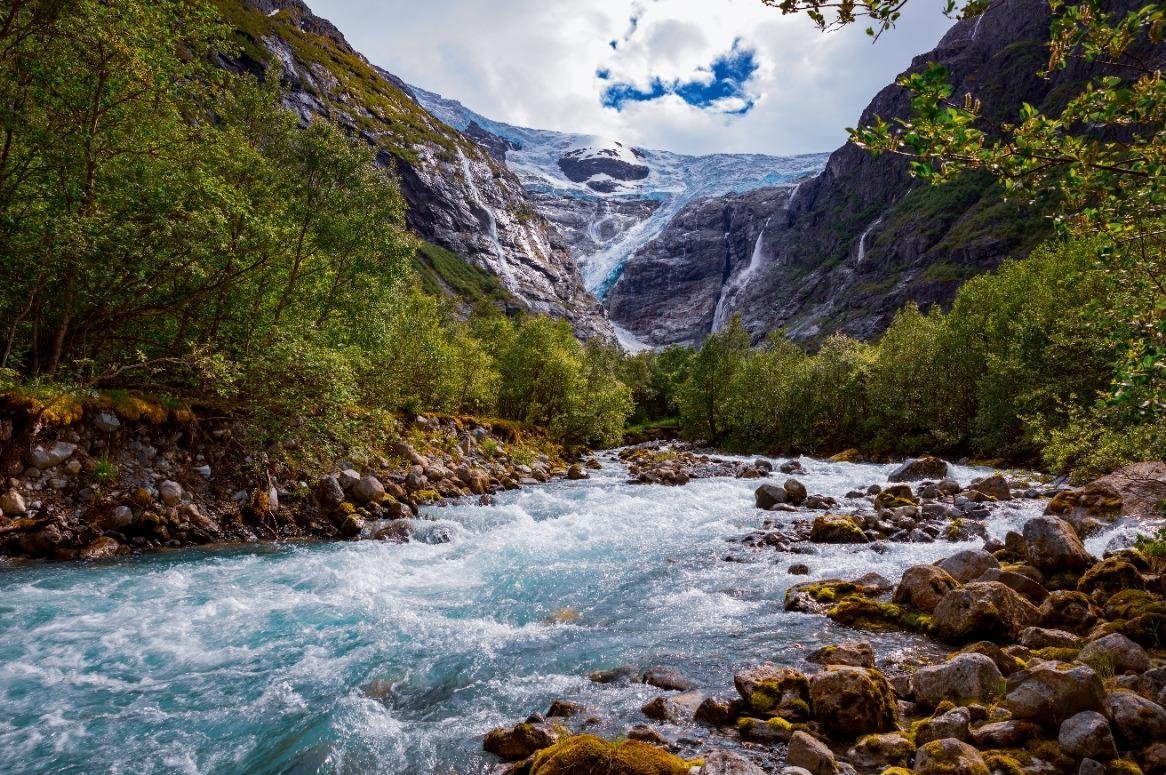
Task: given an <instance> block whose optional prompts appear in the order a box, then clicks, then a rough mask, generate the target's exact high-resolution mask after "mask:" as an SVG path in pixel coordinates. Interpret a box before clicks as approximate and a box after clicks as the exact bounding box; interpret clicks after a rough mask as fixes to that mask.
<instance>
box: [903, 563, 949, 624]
mask: <svg viewBox="0 0 1166 775" xmlns="http://www.w3.org/2000/svg"><path fill="white" fill-rule="evenodd" d="M958 586H959V582H958V581H956V579H954V578H952V577H951V575H949V574H948V573H947V572H946V571H944V570H943V569H942V568H939V567H937V566H935V565H915V566H913V567H910V568H908V569H907V570H906V571H904V572H903V578H902V579H901V580H900V581H899V586H898V587H897V588H896V589H895V596H894V598H893V601H894V602H895V603H896V604H898V605H905V606H910V607H911V608H915V609H917V610H919V611H924V612H926V613H930V612H932V611H934V610H935V607H936V606H937V605H939V601H941V600H943V598H944V597H945V596H946V595H947V593H948V592H951V591H952V590H953V589H955V588H956V587H958Z"/></svg>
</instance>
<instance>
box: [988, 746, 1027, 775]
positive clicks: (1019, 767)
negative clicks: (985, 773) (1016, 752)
mask: <svg viewBox="0 0 1166 775" xmlns="http://www.w3.org/2000/svg"><path fill="white" fill-rule="evenodd" d="M980 755H981V756H982V757H983V758H984V764H986V765H988V769H989V770H991V771H992V775H1025V769H1024V765H1023V764H1021V763H1020V760H1019V759H1017V758H1016V757H1015V756H1013V755H1011V754H1010V753H1009V752H1007V751H981V752H980Z"/></svg>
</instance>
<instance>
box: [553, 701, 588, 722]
mask: <svg viewBox="0 0 1166 775" xmlns="http://www.w3.org/2000/svg"><path fill="white" fill-rule="evenodd" d="M586 710H587V706H585V705H583V704H582V703H579V702H571V701H570V700H555V701H554V702H552V703H551V707H550V708H549V709H548V710H547V718H574V717H575V716H578V715H580V714H582V713H584V712H586Z"/></svg>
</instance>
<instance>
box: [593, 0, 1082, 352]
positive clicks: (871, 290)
mask: <svg viewBox="0 0 1166 775" xmlns="http://www.w3.org/2000/svg"><path fill="white" fill-rule="evenodd" d="M1048 27H1049V14H1048V8H1047V5H1046V3H1044V2H1043V0H1004V1H1003V2H1001V3H999V4H994V5H993V8H992V9H991V10H990V11H989V12H988V13H987V14H985V15H984V16H983V17H981V18H979V19H973V20H967V21H961V22H958V23H957V24H955V25H954V27H953V28H952V29H951V30H950V31H949V32H948V33H947V35H945V36H944V38H943V39H942V40H941V41H940V43H939V45H938V46H937V47H936V48H935V49H934V50H933V51H930V52H928V53H927V54H924V55H922V56H919V57H917V58H916V59H915V60H914V62H913V63H912V66H911V70H912V71H914V70H919V69H922V68H924V67H925V66H926V65H927V63H929V62H938V63H940V64H942V65H944V66H945V67H946V68H947V69H948V72H949V74H950V76H951V78H952V80H953V83H954V84H955V87H956V91H955V93H956V94H957V95H960V94H964V93H968V92H970V93H972V94H974V95H975V96H976V97H978V98H980V99H982V100H983V103H984V106H985V111H986V113H987V115H988V117H989V118H990V119H993V120H998V119H999V120H1004V119H1009V118H1013V117H1015V116H1016V114H1017V111H1018V109H1019V107H1020V105H1021V103H1023V102H1028V103H1031V104H1034V105H1037V106H1042V107H1049V106H1050V105H1055V104H1057V103H1063V101H1064V100H1065V99H1066V98H1067V95H1068V94H1070V93H1071V92H1072V87H1073V86H1074V85H1075V84H1078V83H1080V82H1081V80H1082V79H1084V78H1085V77H1086V76H1087V75H1088V74H1089V73H1088V71H1087V70H1086V69H1085V68H1084V66H1082V65H1078V66H1076V67H1072V68H1070V69H1068V70H1066V71H1063V72H1059V73H1057V74H1056V75H1054V76H1053V77H1052V78H1050V79H1047V80H1046V79H1041V78H1039V77H1037V76H1036V75H1034V73H1035V72H1036V71H1038V70H1039V69H1040V67H1041V65H1042V64H1043V63H1044V62H1045V61H1046V59H1047V52H1046V50H1045V43H1046V40H1047V36H1048ZM908 107H909V103H908V94H907V92H906V91H905V90H904V89H902V88H900V87H898V86H888V87H886V88H885V89H883V90H882V91H881V92H879V94H878V95H877V96H876V97H875V98H874V100H872V101H871V103H870V105H868V106H867V108H866V110H864V111H863V113H862V116H861V118H860V122H862V123H863V124H865V123H868V122H870V121H871V120H872V119H873V118H874V116H876V115H878V116H882V117H884V118H888V119H889V118H890V117H893V116H904V115H906V113H907V111H908ZM739 207H741V202H740V200H739V198H736V197H725V198H722V199H717V200H713V201H708V202H702V203H698V204H697V205H696V206H695V207H694V208H690V211H689V212H688V213H687V214H686V217H690V218H691V217H696V214H697V213H706V214H711V213H714V212H717V211H718V210H725V211H731V212H737V208H739ZM759 221H761V222H765V223H768V226H766V227H765V228H764V230H763V231H764V233H763V235H762V238H761V240H760V243H759V244H761V245H762V246H763V248H764V249H763V250H761V251H760V253H759V258H760V259H761V262H760V264H758V265H753V266H752V268H751V269H750V270H749V273H748V274H747V275H746V276H745V277H744V278H743V279H740V273H742V272H744V271H745V267H746V266H749V265H748V264H745V263H743V262H742V261H741V260H740V257H739V256H738V259H737V261H736V262H735V263H733V264H732V267H733V269H732V272H730V273H729V274H725V273H724V272H723V271H722V270H723V267H725V266H726V260H725V247H724V244H722V242H721V241H718V240H717V239H699V240H695V241H694V240H692V239H691V237H690V232H689V230H688V229H686V228H685V227H684V225H683V224H678V225H677V227H676V228H672V227H669V228H668V229H666V230H665V231H664V232H663V233H662V234H661V235H660V237H659V238H658V239H657V240H655V241H654V242H653V243H651V244H649V245H646V246H645V247H644V248H642V249H641V250H640V251H639V252H638V253H637V254H636V255H635V256H634V257H633V258H632V260H631V261H630V262H629V263H628V265H627V267H626V269H625V272H624V275H623V278H622V279H621V280H620V281H619V282H618V283H616V285H615V286H614V287H613V288H612V289H611V291H610V292H609V294H608V296H607V299H606V304H607V306H608V308H609V310H610V312H611V315H612V319H613V320H614V321H615V322H616V323H617V324H618V325H620V326H622V327H624V328H626V329H628V330H630V331H631V332H633V333H634V334H636V335H638V336H641V337H643V338H645V339H647V340H648V341H650V342H652V343H655V344H666V343H669V342H674V341H699V340H700V339H703V338H704V336H707V334H708V333H709V332H710V331H713V330H716V329H717V328H718V327H719V326H720V325H723V323H724V322H725V321H726V320H728V319H731V317H732V314H724V312H723V313H722V315H720V316H719V317H717V316H710V315H709V314H708V309H707V308H708V305H709V304H710V303H711V302H710V300H711V299H714V298H720V296H721V292H722V289H723V288H724V287H725V286H726V285H727V284H730V283H735V284H736V285H738V286H739V288H738V290H736V291H735V292H733V293H731V295H730V299H729V303H728V307H729V309H728V312H729V313H740V315H741V316H742V319H743V321H744V322H745V324H746V326H747V327H748V328H749V329H750V331H751V332H752V333H753V334H754V337H755V339H760V338H761V337H763V336H764V335H765V334H766V333H768V332H770V331H773V330H776V329H778V328H784V329H785V330H786V332H787V333H788V334H790V335H791V336H793V337H794V338H797V339H802V340H815V339H818V338H820V337H822V336H825V335H827V334H829V333H832V332H837V331H841V332H844V333H846V334H849V335H852V336H857V337H861V338H872V337H875V336H878V335H879V334H880V333H881V332H882V331H883V330H884V329H885V328H886V326H887V325H888V324H889V322H890V320H891V318H892V316H893V315H894V313H895V311H896V310H897V309H899V308H901V307H902V306H903V305H904V304H905V303H906V302H908V301H916V302H919V303H920V305H921V306H924V307H926V306H929V305H931V304H933V303H941V304H943V303H947V302H949V301H950V300H951V299H952V297H953V296H954V294H955V292H956V290H957V289H958V288H959V286H960V285H961V284H962V283H963V282H964V281H965V280H966V279H967V278H969V277H971V276H974V275H975V274H978V273H980V272H983V271H986V270H988V269H990V268H992V267H994V266H996V265H997V264H998V263H1000V261H1002V260H1003V259H1005V258H1007V257H1010V256H1017V255H1023V254H1024V253H1026V252H1027V251H1028V250H1030V249H1031V248H1032V247H1033V246H1035V244H1036V243H1037V242H1039V241H1040V239H1042V238H1043V237H1044V236H1046V235H1047V234H1048V233H1049V223H1048V220H1047V219H1046V218H1045V217H1044V213H1043V212H1042V211H1041V208H1039V207H1036V206H1031V205H1028V204H1026V203H1021V202H1010V201H1005V198H1004V196H1003V194H1002V192H1001V191H1000V189H999V188H998V187H996V186H995V185H994V184H992V182H991V181H990V180H989V179H988V178H987V177H986V176H980V175H965V176H964V177H962V178H961V179H958V180H956V181H954V182H952V183H950V184H948V185H945V186H938V187H933V186H923V185H918V184H917V183H916V182H915V181H913V180H912V178H911V177H910V176H909V175H908V172H907V166H906V163H905V162H904V161H903V160H901V159H897V158H892V157H887V156H884V157H881V158H873V157H872V156H870V155H869V154H868V153H866V152H865V151H863V150H861V149H860V148H858V147H856V146H854V145H852V144H849V143H848V144H847V145H845V146H843V147H842V148H839V149H838V150H837V151H835V152H834V153H833V154H832V155H831V156H830V159H829V161H828V163H827V164H826V168H825V170H824V171H823V172H822V173H821V174H819V175H817V176H816V177H814V178H812V179H810V180H808V181H805V182H804V183H802V184H801V185H799V186H798V187H797V189H796V191H795V192H794V194H793V195H792V197H791V198H790V201H786V200H784V199H783V200H778V199H776V198H775V199H774V200H772V201H771V202H769V203H768V205H767V206H766V207H763V208H761V209H759V210H752V209H751V210H750V211H749V213H748V215H747V216H745V217H738V218H735V219H728V221H727V223H729V224H730V225H732V224H740V225H741V226H740V228H741V229H742V231H741V232H740V233H738V232H736V231H734V230H733V229H732V228H730V229H729V230H728V231H729V234H728V236H727V237H725V238H724V243H727V244H733V245H737V246H742V245H749V244H751V243H752V242H753V241H755V240H756V239H757V237H756V234H757V232H756V228H757V224H758V222H759ZM738 249H740V248H738ZM677 278H687V279H686V280H685V281H683V282H681V281H680V280H678V279H677ZM678 285H679V286H682V287H683V289H684V291H683V293H684V294H685V295H684V298H699V299H701V300H702V306H700V307H698V308H697V309H696V312H695V317H697V318H699V322H697V321H690V320H680V319H677V318H676V316H672V317H664V318H661V317H659V316H658V315H657V313H656V312H655V310H657V309H660V308H662V307H666V306H668V304H669V300H668V296H667V294H670V293H672V292H673V290H672V289H673V288H675V287H678ZM714 318H716V319H715V320H714Z"/></svg>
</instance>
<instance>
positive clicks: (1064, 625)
mask: <svg viewBox="0 0 1166 775" xmlns="http://www.w3.org/2000/svg"><path fill="white" fill-rule="evenodd" d="M1095 624H1097V613H1096V612H1095V611H1094V608H1093V604H1092V603H1090V602H1089V598H1088V597H1086V596H1085V595H1084V594H1082V593H1080V592H1074V591H1071V590H1067V589H1059V590H1057V591H1055V592H1050V593H1049V596H1048V597H1047V598H1045V601H1044V602H1043V603H1041V606H1040V625H1041V626H1042V627H1048V628H1051V629H1054V630H1068V631H1069V632H1074V633H1077V634H1078V635H1081V634H1084V633H1087V632H1089V631H1090V630H1091V629H1093V625H1095Z"/></svg>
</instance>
